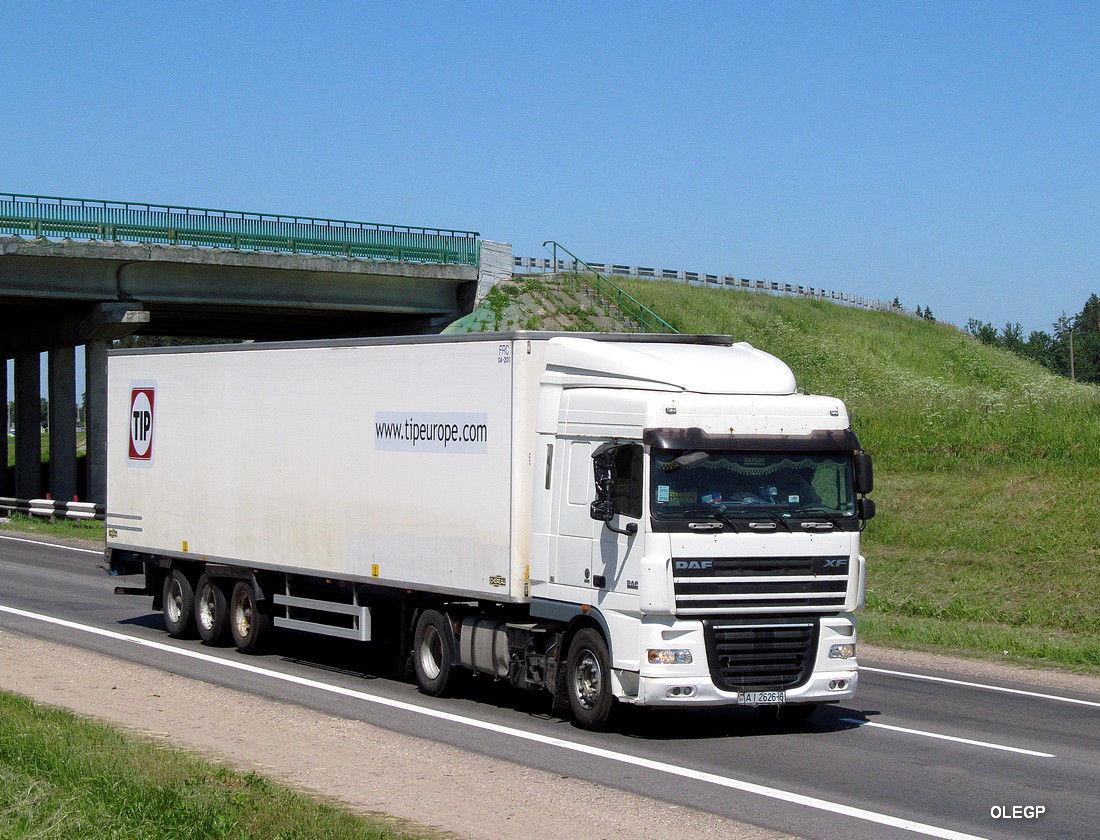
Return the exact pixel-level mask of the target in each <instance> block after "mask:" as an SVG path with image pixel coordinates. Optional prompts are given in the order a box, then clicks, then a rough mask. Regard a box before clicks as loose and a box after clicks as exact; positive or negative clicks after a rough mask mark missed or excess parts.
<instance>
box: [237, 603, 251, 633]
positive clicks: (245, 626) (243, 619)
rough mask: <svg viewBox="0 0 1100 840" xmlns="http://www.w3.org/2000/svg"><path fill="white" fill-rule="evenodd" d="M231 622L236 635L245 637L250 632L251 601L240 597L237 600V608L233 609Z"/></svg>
mask: <svg viewBox="0 0 1100 840" xmlns="http://www.w3.org/2000/svg"><path fill="white" fill-rule="evenodd" d="M233 623H234V625H235V626H236V628H237V635H238V636H239V637H240V638H242V639H247V638H248V637H249V634H251V632H252V601H251V599H249V598H241V599H240V600H238V601H237V609H236V610H234V611H233Z"/></svg>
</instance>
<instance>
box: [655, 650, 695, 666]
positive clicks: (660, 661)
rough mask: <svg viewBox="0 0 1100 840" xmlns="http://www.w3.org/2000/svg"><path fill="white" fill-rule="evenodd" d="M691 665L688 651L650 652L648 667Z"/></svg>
mask: <svg viewBox="0 0 1100 840" xmlns="http://www.w3.org/2000/svg"><path fill="white" fill-rule="evenodd" d="M691 663H692V659H691V651H690V650H683V649H679V650H650V651H649V664H650V665H690V664H691Z"/></svg>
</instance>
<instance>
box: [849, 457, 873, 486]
mask: <svg viewBox="0 0 1100 840" xmlns="http://www.w3.org/2000/svg"><path fill="white" fill-rule="evenodd" d="M852 466H853V467H854V468H855V480H856V492H857V493H859V494H861V495H864V494H867V493H870V492H871V491H872V490H874V489H875V471H874V468H873V467H872V465H871V456H870V455H868V454H867V453H866V452H856V453H855V454H854V455H853V456H852Z"/></svg>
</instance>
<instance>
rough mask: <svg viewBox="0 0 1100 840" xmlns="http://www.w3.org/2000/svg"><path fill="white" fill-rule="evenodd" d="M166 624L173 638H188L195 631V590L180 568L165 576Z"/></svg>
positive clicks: (163, 591)
mask: <svg viewBox="0 0 1100 840" xmlns="http://www.w3.org/2000/svg"><path fill="white" fill-rule="evenodd" d="M162 593H163V604H164V626H165V628H167V630H168V635H169V636H171V637H172V638H173V639H187V638H190V637H191V636H193V635H194V633H195V590H194V588H193V587H192V586H191V581H190V580H188V579H187V575H185V574H184V573H183V572H182V571H180V570H179V569H172V571H170V572H169V573H168V575H167V576H166V577H165V578H164V589H163V590H162Z"/></svg>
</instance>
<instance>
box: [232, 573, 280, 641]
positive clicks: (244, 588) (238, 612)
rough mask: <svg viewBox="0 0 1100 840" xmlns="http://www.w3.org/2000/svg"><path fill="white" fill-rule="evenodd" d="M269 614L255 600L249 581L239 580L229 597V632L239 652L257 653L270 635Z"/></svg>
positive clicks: (270, 623)
mask: <svg viewBox="0 0 1100 840" xmlns="http://www.w3.org/2000/svg"><path fill="white" fill-rule="evenodd" d="M271 631H272V622H271V616H270V615H268V614H267V613H266V612H264V611H263V610H262V609H261V608H260V605H259V604H258V603H257V602H256V593H255V592H254V591H253V589H252V583H251V581H247V580H239V581H237V585H236V586H234V587H233V594H232V596H231V597H230V599H229V632H230V633H232V634H233V644H235V645H236V646H237V650H239V651H240V652H241V653H258V652H259V651H260V650H262V649H263V648H264V646H266V644H267V642H268V640H269V639H270V637H271Z"/></svg>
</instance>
